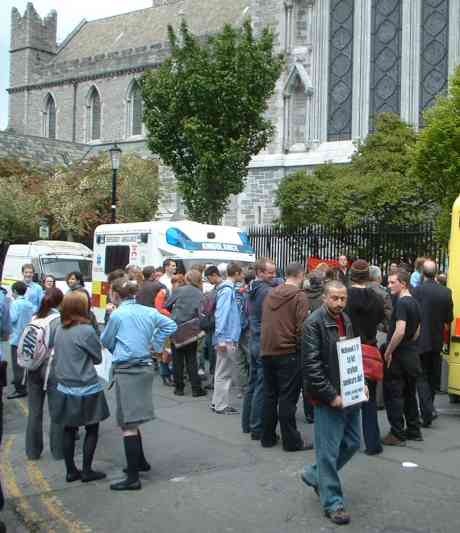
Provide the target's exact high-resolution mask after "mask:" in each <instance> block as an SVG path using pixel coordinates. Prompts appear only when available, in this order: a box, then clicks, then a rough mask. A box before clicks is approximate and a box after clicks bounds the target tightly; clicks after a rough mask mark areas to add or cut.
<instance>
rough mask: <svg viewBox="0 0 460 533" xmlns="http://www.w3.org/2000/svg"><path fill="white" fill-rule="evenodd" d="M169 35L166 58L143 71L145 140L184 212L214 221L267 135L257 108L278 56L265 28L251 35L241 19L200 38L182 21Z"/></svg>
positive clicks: (270, 85) (269, 130)
mask: <svg viewBox="0 0 460 533" xmlns="http://www.w3.org/2000/svg"><path fill="white" fill-rule="evenodd" d="M169 40H170V46H171V56H170V58H169V59H167V60H166V61H165V62H164V63H163V65H162V66H161V67H160V68H159V69H157V70H151V71H149V72H147V73H146V74H145V75H144V78H143V96H144V102H145V107H144V121H145V124H146V126H147V129H148V132H149V133H148V145H149V148H150V150H151V151H152V152H153V153H155V154H158V155H159V156H160V157H161V158H162V160H163V161H164V163H165V164H166V165H168V166H170V167H171V168H172V170H173V171H174V173H175V176H176V178H177V181H178V188H179V191H180V193H181V195H182V198H183V199H184V202H185V205H186V208H187V211H188V213H189V215H190V216H191V217H192V218H193V219H194V220H196V221H198V222H211V223H218V222H219V221H220V219H221V218H222V216H223V214H224V212H225V209H226V207H227V204H228V200H229V197H230V195H232V194H238V193H240V192H241V191H242V190H243V188H244V184H245V178H246V176H247V168H248V165H249V162H250V160H251V157H252V156H254V155H255V154H257V153H258V152H260V150H262V149H263V148H264V147H265V146H267V144H268V143H269V141H270V139H271V136H272V134H273V126H272V124H271V123H270V121H269V120H268V119H267V118H266V117H265V112H266V110H267V106H268V101H269V98H270V97H271V96H272V95H273V92H274V89H275V85H276V82H277V80H278V78H279V76H280V74H281V71H282V65H283V61H282V59H281V57H279V56H276V55H275V54H274V51H273V49H274V36H273V34H272V32H271V31H270V30H268V29H266V30H264V31H263V32H262V34H261V36H260V37H259V38H255V37H254V35H253V32H252V28H251V23H250V22H249V21H247V22H246V23H245V24H244V26H243V28H233V27H231V26H229V25H227V26H225V28H224V29H223V31H222V32H221V33H220V34H218V35H216V36H214V37H212V38H210V39H209V40H208V42H207V43H202V41H201V40H200V39H199V38H198V37H196V36H194V35H192V34H191V33H190V31H189V30H188V27H187V25H186V23H185V22H184V23H183V24H182V25H181V28H180V36H179V37H177V36H176V34H175V32H174V31H173V29H172V28H171V27H169Z"/></svg>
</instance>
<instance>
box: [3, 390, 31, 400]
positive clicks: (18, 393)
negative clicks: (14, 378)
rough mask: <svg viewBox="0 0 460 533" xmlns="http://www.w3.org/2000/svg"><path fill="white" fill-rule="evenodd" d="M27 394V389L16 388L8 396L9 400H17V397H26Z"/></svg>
mask: <svg viewBox="0 0 460 533" xmlns="http://www.w3.org/2000/svg"><path fill="white" fill-rule="evenodd" d="M26 396H27V392H26V391H19V390H15V391H14V392H12V393H11V394H8V396H7V397H6V399H7V400H16V399H17V398H25V397H26Z"/></svg>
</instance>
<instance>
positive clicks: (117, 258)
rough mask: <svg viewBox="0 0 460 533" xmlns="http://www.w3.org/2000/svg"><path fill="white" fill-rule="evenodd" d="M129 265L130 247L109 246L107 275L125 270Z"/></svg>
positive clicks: (106, 257) (106, 250)
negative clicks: (120, 269)
mask: <svg viewBox="0 0 460 533" xmlns="http://www.w3.org/2000/svg"><path fill="white" fill-rule="evenodd" d="M128 263H129V246H107V248H106V249H105V273H106V274H108V273H109V272H113V271H114V270H117V269H118V268H125V266H126V265H127V264H128Z"/></svg>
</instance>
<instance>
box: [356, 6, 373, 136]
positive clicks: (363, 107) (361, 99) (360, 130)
mask: <svg viewBox="0 0 460 533" xmlns="http://www.w3.org/2000/svg"><path fill="white" fill-rule="evenodd" d="M371 16H372V0H355V15H354V39H353V40H354V52H353V123H352V139H353V140H354V141H355V140H360V139H365V138H366V136H367V133H368V130H369V91H370V65H371Z"/></svg>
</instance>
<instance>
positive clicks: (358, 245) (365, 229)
mask: <svg viewBox="0 0 460 533" xmlns="http://www.w3.org/2000/svg"><path fill="white" fill-rule="evenodd" d="M249 237H250V239H251V242H252V244H253V246H254V248H255V250H256V254H257V256H258V257H262V256H267V257H271V258H272V259H274V260H275V261H276V264H277V265H278V267H279V268H280V269H281V270H284V269H285V267H286V265H287V264H289V263H290V262H292V261H298V262H301V263H304V264H307V261H308V259H309V258H310V257H317V258H320V259H323V260H324V259H337V258H338V257H339V255H341V254H345V255H347V256H348V257H349V258H350V259H356V258H358V257H359V258H362V259H366V260H367V261H369V263H370V264H374V265H378V266H380V267H381V268H382V269H383V270H384V271H387V270H388V268H389V265H390V263H391V262H393V261H397V262H404V263H407V264H410V265H412V263H413V262H414V260H415V258H416V257H419V256H428V257H432V258H433V259H435V260H436V262H437V263H438V265H439V266H440V269H441V270H444V269H446V268H447V250H446V249H445V248H444V247H442V246H440V245H439V244H437V242H436V241H435V234H434V228H433V226H432V225H431V224H423V225H418V226H396V227H395V226H383V225H379V224H363V225H361V226H359V227H356V228H353V229H345V228H331V227H327V226H320V225H311V226H306V227H300V228H296V229H286V228H283V227H278V226H252V227H250V228H249Z"/></svg>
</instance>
